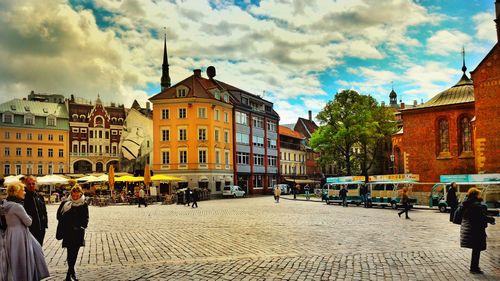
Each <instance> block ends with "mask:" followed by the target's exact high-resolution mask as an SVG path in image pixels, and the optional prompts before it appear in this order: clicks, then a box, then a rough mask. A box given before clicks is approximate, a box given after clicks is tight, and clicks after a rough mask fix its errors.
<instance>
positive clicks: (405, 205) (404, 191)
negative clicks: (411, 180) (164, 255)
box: [398, 187, 410, 219]
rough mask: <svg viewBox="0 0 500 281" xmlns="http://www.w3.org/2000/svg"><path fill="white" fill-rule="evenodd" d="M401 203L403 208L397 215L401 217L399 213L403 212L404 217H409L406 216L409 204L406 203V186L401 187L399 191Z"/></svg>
mask: <svg viewBox="0 0 500 281" xmlns="http://www.w3.org/2000/svg"><path fill="white" fill-rule="evenodd" d="M401 203H402V204H403V210H402V211H401V212H399V213H398V216H399V217H401V214H403V213H405V216H406V217H405V218H406V219H410V217H409V216H408V210H410V204H408V203H409V202H408V188H407V187H403V190H402V192H401Z"/></svg>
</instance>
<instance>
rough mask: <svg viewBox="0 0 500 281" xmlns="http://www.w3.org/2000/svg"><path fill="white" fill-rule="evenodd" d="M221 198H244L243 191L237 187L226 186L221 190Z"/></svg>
mask: <svg viewBox="0 0 500 281" xmlns="http://www.w3.org/2000/svg"><path fill="white" fill-rule="evenodd" d="M222 196H223V197H235V198H236V197H245V196H246V194H245V191H244V190H243V189H241V187H239V186H237V185H226V186H224V189H223V190H222Z"/></svg>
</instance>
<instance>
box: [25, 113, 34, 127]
mask: <svg viewBox="0 0 500 281" xmlns="http://www.w3.org/2000/svg"><path fill="white" fill-rule="evenodd" d="M24 124H25V125H33V124H35V116H33V115H25V116H24Z"/></svg>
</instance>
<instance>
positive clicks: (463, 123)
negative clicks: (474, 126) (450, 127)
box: [459, 117, 472, 152]
mask: <svg viewBox="0 0 500 281" xmlns="http://www.w3.org/2000/svg"><path fill="white" fill-rule="evenodd" d="M459 124H460V147H461V151H460V152H471V151H472V132H471V126H470V118H469V117H462V118H461V119H460V123H459Z"/></svg>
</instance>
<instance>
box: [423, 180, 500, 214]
mask: <svg viewBox="0 0 500 281" xmlns="http://www.w3.org/2000/svg"><path fill="white" fill-rule="evenodd" d="M439 181H440V182H439V183H436V184H434V186H433V187H432V189H431V194H430V196H429V207H431V208H433V207H436V206H437V207H438V209H439V211H440V212H442V213H444V212H447V211H448V210H449V206H448V204H447V203H446V195H447V193H448V188H449V186H450V185H451V183H452V182H455V183H456V184H457V198H458V201H459V202H463V201H464V199H465V196H466V195H467V191H468V190H469V188H471V187H476V188H477V189H479V190H481V197H482V198H483V202H482V204H483V205H484V207H485V208H486V209H487V210H488V213H492V214H495V215H498V214H499V209H500V174H464V175H441V176H440V177H439Z"/></svg>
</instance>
